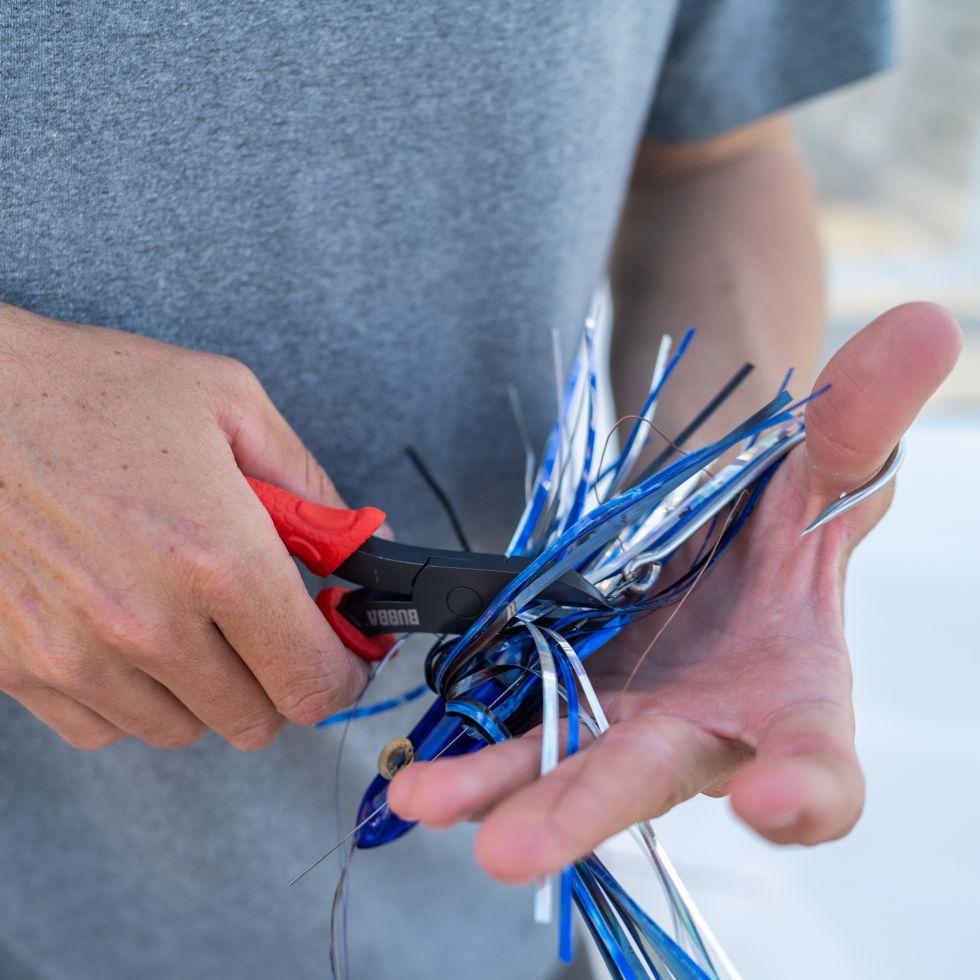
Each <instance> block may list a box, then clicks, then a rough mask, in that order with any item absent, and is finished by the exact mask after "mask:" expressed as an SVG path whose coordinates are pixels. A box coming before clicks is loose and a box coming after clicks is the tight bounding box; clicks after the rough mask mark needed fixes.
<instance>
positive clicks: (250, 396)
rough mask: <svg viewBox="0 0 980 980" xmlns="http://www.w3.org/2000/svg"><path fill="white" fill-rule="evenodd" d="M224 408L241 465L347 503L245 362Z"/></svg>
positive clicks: (309, 495)
mask: <svg viewBox="0 0 980 980" xmlns="http://www.w3.org/2000/svg"><path fill="white" fill-rule="evenodd" d="M236 368H240V369H237V370H236V374H237V375H238V377H236V378H235V381H234V384H233V386H232V388H231V390H230V392H229V394H230V398H229V399H228V401H227V403H226V404H225V405H223V406H222V407H221V410H220V411H219V422H220V424H221V427H222V429H223V430H224V433H225V435H226V437H227V439H228V443H229V445H230V446H231V451H232V453H234V456H235V461H236V462H237V463H238V467H239V469H241V471H242V472H243V473H244V474H245V475H246V476H254V477H256V478H258V479H259V480H264V481H265V482H267V483H273V484H275V485H276V486H280V487H282V488H283V489H284V490H289V491H290V492H291V493H295V494H298V495H299V496H301V497H305V498H306V499H307V500H312V501H313V502H314V503H318V504H324V505H325V506H327V507H346V506H347V505H346V504H345V503H344V501H343V499H342V498H341V496H340V494H339V493H338V492H337V488H336V487H335V486H334V485H333V482H332V481H331V479H330V477H329V476H327V473H326V471H325V470H324V469H323V467H322V466H321V465H320V464H319V463H318V462H317V461H316V459H314V457H313V454H312V453H311V452H310V451H309V450H308V449H307V448H306V446H305V445H303V441H302V440H301V439H300V437H299V436H298V435H296V433H295V432H294V431H293V429H292V427H291V426H290V425H289V423H288V422H287V421H286V420H285V419H284V418H283V417H282V415H281V414H280V413H279V410H278V409H277V408H276V406H275V405H274V404H273V403H272V399H271V398H269V396H268V394H267V393H266V390H265V388H263V387H262V384H261V382H260V381H259V380H258V378H256V376H255V375H254V374H253V373H252V372H251V371H250V370H249V369H248V368H246V367H244V365H241V366H238V365H236Z"/></svg>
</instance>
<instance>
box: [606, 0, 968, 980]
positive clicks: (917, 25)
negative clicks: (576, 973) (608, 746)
mask: <svg viewBox="0 0 980 980" xmlns="http://www.w3.org/2000/svg"><path fill="white" fill-rule="evenodd" d="M899 10H900V16H901V20H900V24H901V50H902V56H901V62H900V67H899V68H898V69H897V70H895V71H892V72H890V73H888V74H886V75H882V76H881V77H879V78H877V79H874V80H872V81H869V82H865V83H862V84H860V85H857V86H853V87H851V88H849V89H846V90H844V91H842V92H840V93H836V94H833V95H831V96H828V97H824V98H822V99H819V100H817V101H815V102H814V103H811V104H809V105H807V106H804V107H803V108H802V109H800V110H799V111H798V112H797V114H796V116H797V120H798V126H799V131H800V135H801V138H802V140H803V142H804V145H805V147H806V149H807V151H808V155H809V157H810V160H811V162H812V166H813V170H814V175H815V179H816V183H817V186H818V189H819V193H820V198H821V204H822V207H821V210H822V225H823V232H824V237H825V241H826V246H827V250H828V262H829V266H828V271H829V283H828V285H829V298H830V314H831V322H830V331H829V336H828V349H827V353H828V355H829V353H830V351H832V350H833V349H835V348H837V347H838V346H840V344H841V343H843V341H844V340H846V339H847V337H848V336H850V334H851V333H853V332H854V331H855V330H857V329H858V328H859V327H860V326H862V325H863V324H864V323H866V322H867V321H868V320H869V319H871V318H872V317H874V316H875V315H876V314H878V313H880V312H881V311H883V310H885V309H887V308H888V307H890V306H893V305H895V304H897V303H901V302H904V301H906V300H911V299H929V300H934V301H937V302H940V303H943V304H944V305H946V306H948V307H949V308H950V309H951V310H952V311H953V312H954V313H955V314H956V315H957V316H958V318H959V320H960V322H961V323H962V324H963V327H964V329H965V331H966V347H965V350H964V353H963V357H962V359H961V361H960V364H959V366H958V368H957V370H956V372H955V373H954V375H953V376H952V377H951V378H950V380H949V381H948V382H947V383H946V384H945V385H944V387H943V388H942V389H941V390H940V392H939V393H938V394H937V396H936V397H935V398H934V399H933V401H932V402H931V404H930V405H929V406H928V408H927V409H926V411H925V412H923V414H922V416H920V418H919V421H918V422H917V423H916V425H915V427H914V428H913V431H912V432H911V434H910V436H909V457H908V459H907V461H906V464H905V467H904V469H903V471H902V474H901V476H900V478H899V483H898V493H897V495H896V499H895V505H894V507H893V509H892V511H891V513H890V514H889V515H888V517H887V518H886V519H885V521H884V522H883V524H882V525H881V526H880V527H879V528H878V529H877V530H876V532H875V533H874V534H873V535H872V536H871V537H870V538H869V539H868V540H867V541H866V542H865V543H864V544H863V545H862V547H861V548H860V549H859V551H858V552H857V553H856V555H855V559H854V562H853V564H852V566H851V572H850V574H849V579H848V624H847V631H848V640H849V643H850V647H851V653H852V656H853V659H854V672H855V704H856V711H857V718H858V747H859V751H860V754H861V758H862V762H863V764H864V767H865V773H866V776H867V783H868V798H867V807H866V810H865V815H864V818H863V819H862V821H861V823H860V824H859V825H858V827H857V829H856V830H855V831H854V832H853V833H852V834H851V835H850V836H848V837H847V838H846V839H844V840H842V841H839V842H836V843H834V844H829V845H825V846H822V847H819V848H816V849H804V848H790V849H781V848H775V847H772V846H770V845H768V844H766V843H765V842H763V841H761V840H760V839H758V838H756V837H754V836H753V835H752V834H750V833H749V832H748V831H746V830H744V829H743V828H742V827H741V826H740V825H739V824H738V823H737V822H736V821H735V820H734V818H733V817H732V816H731V815H730V812H729V810H728V807H727V804H725V803H721V802H719V801H716V800H710V799H704V798H702V799H695V800H692V801H691V802H690V803H687V804H685V805H683V806H681V807H679V808H677V809H676V810H675V811H673V812H672V813H671V814H669V815H668V816H666V817H664V818H662V819H660V820H658V821H657V823H656V826H657V829H658V832H659V834H660V835H661V838H662V839H663V841H664V842H665V844H666V846H667V848H668V850H669V852H670V853H671V855H672V857H673V859H674V862H675V863H676V864H677V865H678V869H679V870H680V872H681V875H682V876H683V878H684V880H685V881H686V883H687V885H688V887H689V888H690V890H691V891H692V892H693V894H694V896H695V898H696V900H697V901H698V903H699V904H700V906H701V908H702V911H703V912H704V913H705V914H706V916H707V918H708V921H709V922H710V923H711V924H712V926H713V928H714V930H715V931H716V933H717V934H718V937H719V939H720V940H721V941H722V943H723V945H724V946H725V947H726V948H727V950H728V952H729V954H730V955H731V957H732V959H733V960H734V962H735V965H736V966H737V967H738V968H739V970H740V971H741V972H742V974H743V976H744V977H745V978H746V980H785V978H786V977H793V978H794V980H817V978H818V977H819V978H826V977H841V978H848V980H851V978H861V980H866V978H879V977H881V978H884V977H888V978H902V980H921V978H926V977H930V978H931V977H944V976H966V975H977V974H976V971H975V968H971V967H969V963H970V962H971V961H972V956H973V952H972V946H973V939H972V937H973V935H974V932H973V929H974V928H975V924H974V916H975V912H976V911H977V910H978V909H980V844H978V837H977V833H976V823H977V818H978V816H980V751H978V748H977V746H978V745H980V712H978V710H977V707H976V698H977V693H978V692H980V642H978V631H977V626H976V621H975V619H974V617H973V613H974V608H973V603H974V602H976V601H977V600H976V593H977V588H978V586H980V557H978V551H980V520H978V518H977V516H976V510H975V509H974V508H975V506H976V503H975V501H976V490H975V488H976V487H977V486H980V2H978V0H905V2H903V3H900V4H899ZM880 396H881V397H883V398H886V397H888V393H887V392H881V393H880ZM606 853H607V856H610V857H611V863H613V864H614V865H615V870H616V871H617V872H618V873H619V874H620V875H621V877H622V879H623V880H624V883H626V884H628V885H633V887H634V888H635V894H637V896H638V897H639V895H640V893H641V892H644V890H645V895H646V896H649V898H650V899H651V900H653V899H654V898H656V896H655V895H653V893H652V892H651V890H650V888H651V886H650V882H649V878H648V876H647V875H646V874H644V873H642V870H641V873H640V874H639V875H637V873H636V871H635V870H633V871H632V872H631V868H632V869H636V868H637V861H636V857H635V854H636V852H635V851H633V850H629V849H627V847H626V845H624V844H623V843H622V842H621V841H619V840H618V839H617V840H614V841H613V842H612V843H611V844H609V845H607V852H606ZM631 873H632V876H633V877H631ZM662 921H663V920H662ZM596 975H597V976H601V975H604V974H603V973H602V972H601V968H598V969H597V972H596Z"/></svg>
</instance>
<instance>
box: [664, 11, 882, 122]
mask: <svg viewBox="0 0 980 980" xmlns="http://www.w3.org/2000/svg"><path fill="white" fill-rule="evenodd" d="M892 60H893V30H892V10H891V0H679V9H678V12H677V17H676V20H675V22H674V31H673V35H672V37H671V40H670V42H669V46H668V49H667V53H666V56H665V59H664V63H663V66H662V70H661V74H660V80H659V83H658V87H657V92H656V95H655V97H654V101H653V106H652V109H651V112H650V116H649V119H648V122H647V129H646V132H647V135H648V136H650V137H653V138H655V139H667V140H691V139H704V138H707V137H710V136H715V135H717V134H719V133H723V132H725V131H727V130H730V129H735V128H736V127H738V126H741V125H744V124H746V123H749V122H751V121H752V120H754V119H759V118H761V117H762V116H765V115H768V114H769V113H771V112H775V111H777V110H779V109H782V108H785V107H786V106H789V105H792V104H794V103H796V102H800V101H802V100H803V99H807V98H809V97H810V96H814V95H819V94H820V93H821V92H826V91H828V90H830V89H833V88H837V87H838V86H841V85H846V84H847V83H848V82H853V81H856V80H857V79H859V78H863V77H864V76H866V75H870V74H872V73H874V72H876V71H880V70H881V69H882V68H886V67H888V66H889V65H890V64H891V62H892Z"/></svg>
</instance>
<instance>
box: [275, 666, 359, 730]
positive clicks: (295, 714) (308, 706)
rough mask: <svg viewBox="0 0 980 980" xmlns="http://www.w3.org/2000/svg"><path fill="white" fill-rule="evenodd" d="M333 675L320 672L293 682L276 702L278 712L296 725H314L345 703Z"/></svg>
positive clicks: (340, 688)
mask: <svg viewBox="0 0 980 980" xmlns="http://www.w3.org/2000/svg"><path fill="white" fill-rule="evenodd" d="M343 689H344V685H341V684H338V678H337V677H336V676H335V675H332V674H328V673H325V672H321V673H319V674H318V675H316V676H314V677H312V678H306V679H303V680H295V681H293V682H292V684H291V685H290V686H289V687H288V688H287V689H286V691H285V692H284V693H283V695H282V696H281V697H280V698H279V699H278V700H277V701H276V707H277V708H278V709H279V712H280V713H281V714H282V715H284V716H285V717H286V718H288V719H289V720H290V721H292V722H295V723H296V724H297V725H315V724H316V723H317V722H318V721H322V720H323V719H324V718H326V717H327V715H329V714H330V713H331V712H333V711H335V710H337V708H338V707H340V706H341V705H342V704H344V703H345V701H344V697H343V695H342V691H343Z"/></svg>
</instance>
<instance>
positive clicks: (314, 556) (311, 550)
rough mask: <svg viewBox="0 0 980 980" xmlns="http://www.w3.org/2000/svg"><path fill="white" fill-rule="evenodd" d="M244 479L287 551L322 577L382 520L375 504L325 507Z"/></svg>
mask: <svg viewBox="0 0 980 980" xmlns="http://www.w3.org/2000/svg"><path fill="white" fill-rule="evenodd" d="M246 479H247V480H248V483H249V486H250V487H251V488H252V489H253V490H254V491H255V495H256V496H257V497H258V498H259V500H260V501H261V503H262V506H263V507H265V509H266V510H267V511H268V512H269V516H270V517H271V518H272V523H273V524H274V525H275V527H276V531H278V532H279V537H280V538H282V541H283V544H285V546H286V547H287V548H288V549H289V553H290V554H291V555H295V556H296V557H297V558H298V559H299V560H300V561H301V562H302V563H303V564H304V565H305V566H306V567H307V568H308V569H309V570H310V571H311V572H313V574H314V575H319V576H320V577H321V578H326V577H327V576H328V575H332V574H333V572H334V571H336V569H337V568H338V567H339V566H340V565H342V564H343V563H344V562H345V561H346V560H347V559H348V558H350V556H351V555H352V554H353V553H354V552H355V551H357V549H358V548H360V546H361V545H362V544H364V542H365V541H367V539H368V538H369V537H371V535H372V534H374V532H375V531H377V529H378V528H379V527H381V525H382V524H384V522H385V513H384V511H383V510H378V508H377V507H361V508H359V509H358V510H342V509H339V508H336V507H324V506H323V505H322V504H315V503H313V501H311V500H304V499H303V498H302V497H298V496H296V494H294V493H290V492H289V491H288V490H283V489H282V487H275V486H273V485H272V484H271V483H263V482H262V481H261V480H256V479H255V478H254V477H251V476H249V477H246Z"/></svg>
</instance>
